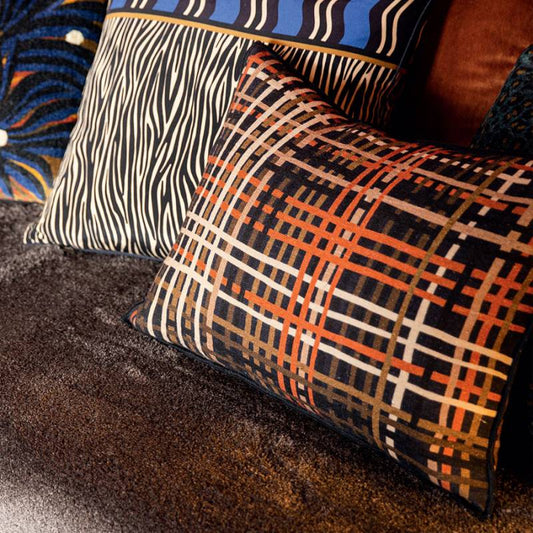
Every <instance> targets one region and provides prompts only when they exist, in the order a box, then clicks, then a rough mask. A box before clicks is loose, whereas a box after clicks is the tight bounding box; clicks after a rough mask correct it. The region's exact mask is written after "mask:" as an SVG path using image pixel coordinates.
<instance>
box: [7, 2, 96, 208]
mask: <svg viewBox="0 0 533 533" xmlns="http://www.w3.org/2000/svg"><path fill="white" fill-rule="evenodd" d="M105 4H106V0H91V1H87V0H2V1H1V2H0V198H7V199H15V200H25V201H43V200H44V199H45V197H46V196H47V194H48V192H49V191H50V189H51V186H52V181H53V178H54V176H55V174H56V173H57V170H58V167H59V162H60V161H61V158H62V157H63V153H64V151H65V148H66V146H67V142H68V138H69V134H70V131H71V129H72V127H73V125H74V123H75V121H76V113H77V110H78V106H79V103H80V100H81V94H82V89H83V85H84V83H85V76H86V74H87V71H88V70H89V67H90V65H91V62H92V59H93V55H94V52H95V49H96V43H97V41H98V37H99V35H100V30H101V23H102V20H103V18H104V15H105Z"/></svg>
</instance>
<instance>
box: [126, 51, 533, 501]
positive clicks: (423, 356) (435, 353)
mask: <svg viewBox="0 0 533 533" xmlns="http://www.w3.org/2000/svg"><path fill="white" fill-rule="evenodd" d="M532 180H533V167H532V166H531V163H530V162H529V163H528V161H527V160H521V159H517V158H515V159H505V158H503V159H497V158H491V157H485V158H483V157H477V156H473V155H468V154H460V153H454V152H451V151H447V150H443V149H441V148H438V147H434V146H426V145H420V144H409V143H405V142H399V141H397V140H394V139H391V138H388V137H386V136H384V135H383V134H382V133H380V132H378V131H376V130H374V129H372V128H370V127H368V126H364V125H361V124H353V123H350V122H349V121H348V120H347V119H345V118H344V117H343V116H341V115H340V114H339V112H337V111H336V110H335V109H333V108H331V107H330V106H329V105H328V104H326V103H325V102H323V101H322V100H321V98H320V97H319V96H318V95H317V94H316V93H315V92H313V90H312V89H310V88H309V87H308V86H307V85H306V84H305V83H304V82H303V81H301V80H300V79H299V78H298V77H296V76H295V75H294V74H292V73H291V72H290V71H288V70H287V69H286V68H285V67H284V66H283V64H282V63H281V61H280V60H279V59H278V58H277V57H276V56H275V55H273V54H272V53H271V52H268V51H267V50H266V49H264V48H262V47H260V46H257V47H256V48H254V49H253V50H252V53H251V55H250V57H249V59H248V63H247V66H246V68H245V72H244V74H243V76H242V78H241V80H240V82H239V85H238V89H237V92H236V94H235V96H234V99H233V102H232V105H231V108H230V111H229V114H228V116H227V118H226V122H225V125H224V127H223V129H222V130H221V133H220V135H219V137H218V140H217V142H216V144H215V145H214V147H213V148H212V150H211V154H210V156H209V164H208V166H207V169H206V172H205V174H204V178H203V181H202V182H201V184H200V186H199V187H198V189H197V191H196V194H195V197H194V199H193V203H192V207H191V209H190V210H189V213H188V215H187V217H186V220H185V222H184V225H183V227H182V231H181V233H180V235H179V237H178V239H177V242H176V243H175V245H174V248H173V251H172V252H171V254H170V255H169V256H168V257H167V258H166V259H165V261H164V263H163V265H162V267H161V270H160V271H159V273H158V275H157V277H156V279H155V281H154V283H153V286H152V288H151V290H150V292H149V294H148V296H147V298H146V300H145V302H144V303H142V304H140V305H139V306H137V307H136V308H135V309H134V310H133V311H132V312H131V313H130V315H129V318H130V321H131V323H132V324H133V325H134V326H135V327H136V328H138V329H139V330H141V331H143V332H146V333H148V334H150V335H152V336H154V337H155V338H157V339H159V340H161V341H165V342H167V343H172V344H175V345H178V346H181V347H185V348H187V349H188V350H190V351H192V352H194V353H195V354H197V355H199V356H201V357H204V358H206V359H208V360H210V361H212V362H215V363H217V364H219V365H222V366H224V367H226V368H227V369H230V370H232V371H234V372H236V373H238V374H240V375H242V376H245V377H246V378H248V379H249V380H251V381H253V382H254V383H255V384H256V385H258V386H259V387H261V388H263V389H265V390H267V391H269V392H270V393H273V394H274V395H276V396H278V397H280V398H282V399H284V400H286V401H288V402H290V403H291V404H293V405H295V406H297V407H299V408H301V409H303V410H305V411H307V412H310V413H313V414H314V415H316V416H318V417H319V418H321V419H322V420H324V421H326V422H327V423H329V424H331V425H333V426H334V427H336V428H337V429H339V430H340V431H342V432H344V433H346V434H348V435H350V436H353V437H357V438H360V439H363V440H365V441H367V442H369V443H372V444H374V445H375V446H377V447H379V448H380V449H381V450H383V451H384V452H386V453H387V454H388V455H390V456H391V457H392V458H394V459H395V460H396V461H398V462H400V463H401V464H403V465H406V466H408V467H410V468H413V469H415V470H416V471H417V472H418V473H419V474H421V475H422V476H425V477H427V478H428V479H430V480H431V481H433V482H434V483H436V484H438V485H440V486H441V487H443V488H444V489H447V490H449V491H451V492H453V493H455V494H458V495H461V496H462V497H463V498H466V499H467V500H468V501H470V502H471V503H472V504H474V505H475V506H477V507H479V508H481V509H484V510H486V511H488V510H489V509H490V503H491V499H492V476H493V465H494V460H495V454H496V448H497V440H498V438H497V435H498V429H499V427H500V423H501V417H502V412H503V410H504V407H505V398H506V397H507V392H508V391H507V388H508V385H509V383H510V378H511V376H512V372H513V369H514V366H515V363H516V361H515V359H517V357H515V356H516V354H517V351H518V348H519V346H520V343H521V342H522V340H523V338H524V336H525V335H524V333H525V330H526V328H527V326H528V324H529V322H530V321H531V313H532V310H533V287H532V284H531V282H532V280H533V269H532V267H533V260H532V258H533V256H532V252H533V230H532V224H531V220H532V217H533V184H532Z"/></svg>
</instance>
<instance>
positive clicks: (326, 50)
mask: <svg viewBox="0 0 533 533" xmlns="http://www.w3.org/2000/svg"><path fill="white" fill-rule="evenodd" d="M106 18H108V19H111V18H134V19H146V20H157V21H158V22H168V23H170V24H182V25H183V26H189V27H191V28H199V29H201V30H208V31H212V32H217V33H225V34H228V35H233V36H235V37H241V38H243V39H249V40H252V41H261V42H263V43H267V44H278V45H282V46H291V47H293V48H302V49H304V50H312V51H314V52H324V53H328V54H333V55H337V56H342V57H349V58H352V59H359V60H360V61H365V62H366V63H372V64H374V65H378V66H380V67H383V68H388V69H391V70H396V69H399V68H400V67H399V66H398V65H395V64H394V63H389V62H387V61H381V60H379V59H375V58H373V57H368V56H365V55H363V54H356V53H355V52H348V51H346V50H339V49H337V48H327V47H325V46H316V45H313V44H306V43H300V42H296V41H289V40H283V39H278V38H275V37H266V36H264V35H256V34H254V33H247V32H244V31H237V30H230V29H229V28H223V27H220V26H215V25H212V24H206V23H204V22H195V21H192V20H185V19H180V18H178V17H168V16H164V15H152V14H149V13H131V12H129V11H118V12H117V11H113V12H112V13H109V14H108V15H107V17H106Z"/></svg>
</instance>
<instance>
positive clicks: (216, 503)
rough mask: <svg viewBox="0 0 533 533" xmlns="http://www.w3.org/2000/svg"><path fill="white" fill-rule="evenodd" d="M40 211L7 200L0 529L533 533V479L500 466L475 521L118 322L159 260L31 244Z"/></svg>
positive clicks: (2, 215) (373, 458)
mask: <svg viewBox="0 0 533 533" xmlns="http://www.w3.org/2000/svg"><path fill="white" fill-rule="evenodd" d="M38 212H39V209H38V207H37V206H34V205H28V204H20V203H8V202H4V203H2V202H0V383H1V384H2V386H1V387H0V449H1V450H2V453H1V454H0V531H2V532H9V533H11V532H14V531H24V533H29V532H39V533H43V532H49V531H61V532H63V531H64V532H68V533H77V532H81V531H89V532H98V533H106V532H119V531H120V532H139V533H146V532H147V531H154V532H155V531H165V532H166V531H168V532H175V531H192V532H196V531H198V532H205V531H213V532H219V531H228V532H230V531H231V532H240V531H250V530H255V531H276V532H284V531H291V532H292V531H294V532H300V531H321V532H322V531H333V532H340V531H343V532H359V531H361V532H372V533H374V532H380V531H387V532H409V531H411V532H420V533H427V532H439V533H448V532H450V533H451V532H468V533H471V532H476V533H481V532H487V533H488V532H494V531H498V532H499V533H511V532H513V533H516V532H517V531H528V530H531V529H533V510H532V509H531V501H532V500H533V487H532V486H531V485H530V484H528V483H526V482H525V481H523V480H521V479H520V478H519V477H517V475H516V474H513V473H512V471H509V470H505V469H504V470H500V472H499V473H498V476H497V480H498V488H497V493H496V500H497V503H496V507H495V511H494V514H493V516H492V518H491V519H490V521H480V520H479V518H478V517H477V516H476V515H475V514H472V513H471V512H470V511H469V510H467V509H465V508H464V506H462V505H460V504H458V503H457V502H456V501H455V500H453V499H452V498H451V497H449V496H448V495H446V494H444V493H443V492H441V491H440V490H439V489H437V488H436V487H433V486H432V485H431V484H429V483H424V482H422V481H420V480H418V479H417V478H414V477H413V476H411V475H409V474H407V475H406V473H405V472H404V471H403V470H402V469H401V468H400V467H399V466H397V465H395V464H394V463H392V462H388V461H383V457H381V456H378V455H377V454H376V453H374V452H372V451H371V450H369V449H368V448H367V447H359V446H357V445H356V444H353V443H351V442H349V441H348V440H346V439H344V438H342V437H340V436H339V435H337V434H335V433H334V432H332V431H330V430H328V429H326V428H324V427H322V426H320V425H319V424H317V423H315V422H313V421H312V420H310V419H308V418H306V417H303V416H301V415H299V414H297V413H295V412H293V411H292V410H288V409H287V408H285V407H284V406H283V405H281V404H280V403H279V402H277V401H273V400H270V399H269V398H268V397H266V396H264V395H260V394H258V393H257V391H255V390H252V389H251V388H250V387H248V386H246V385H245V384H243V383H241V382H240V381H238V380H236V379H231V378H228V377H226V376H225V375H223V374H222V373H220V372H218V371H214V370H212V369H210V368H209V367H207V366H206V365H205V364H203V363H202V364H200V363H198V362H196V361H194V360H192V359H190V358H188V357H186V356H183V355H181V354H180V353H178V352H176V350H175V349H172V348H167V347H165V346H163V345H161V344H159V343H158V342H156V341H155V340H152V339H149V338H146V337H144V336H143V335H141V334H139V333H137V332H135V331H133V330H131V329H130V328H128V327H127V326H125V325H124V324H122V323H121V321H120V318H119V317H120V316H121V314H122V313H124V312H125V311H126V310H127V308H128V307H129V305H130V303H131V302H132V301H136V300H138V299H140V298H141V297H142V296H143V294H144V292H145V290H146V288H147V287H148V286H149V284H150V282H151V280H152V279H153V276H154V275H155V271H156V269H157V265H155V264H154V263H152V262H150V261H142V260H137V259H130V258H126V257H106V256H99V255H94V254H83V253H74V252H63V251H61V250H59V249H57V248H55V247H35V246H27V247H24V246H23V245H21V244H20V241H21V238H22V233H23V230H24V227H25V226H26V224H28V222H29V221H31V220H32V219H33V218H34V217H35V216H37V215H38ZM36 280H38V281H36ZM7 318H8V320H7Z"/></svg>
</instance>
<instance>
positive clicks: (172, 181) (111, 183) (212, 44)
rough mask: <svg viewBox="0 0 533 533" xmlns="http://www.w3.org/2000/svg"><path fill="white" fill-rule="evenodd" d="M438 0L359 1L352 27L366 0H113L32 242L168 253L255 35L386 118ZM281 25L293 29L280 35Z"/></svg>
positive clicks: (348, 101)
mask: <svg viewBox="0 0 533 533" xmlns="http://www.w3.org/2000/svg"><path fill="white" fill-rule="evenodd" d="M430 1H431V0H381V1H377V0H364V1H363V2H361V1H358V2H357V4H358V7H357V9H360V10H361V17H368V18H369V20H368V21H366V20H365V21H364V22H363V21H362V22H361V25H360V26H361V27H359V25H357V27H354V28H353V31H352V30H351V29H350V28H349V27H345V24H344V23H345V21H347V20H353V17H354V14H353V12H350V10H349V6H350V4H351V3H353V2H355V0H348V1H344V3H343V6H344V7H343V9H340V8H339V7H338V6H337V8H336V7H335V5H336V2H337V0H318V1H317V2H316V5H315V7H314V8H313V6H312V3H309V4H306V7H305V8H304V16H303V17H302V21H301V28H299V27H298V25H299V24H300V23H298V24H296V25H294V26H291V24H287V23H286V21H285V23H283V24H282V21H280V20H279V17H278V18H277V19H272V17H271V18H270V19H269V17H268V16H267V15H269V13H270V12H269V11H268V10H269V9H270V10H272V9H277V10H278V11H277V12H278V13H281V11H282V7H283V5H284V4H287V5H290V6H291V9H292V8H294V6H295V5H298V4H297V2H296V0H276V1H273V2H264V1H259V0H254V1H253V2H252V4H254V5H255V7H256V11H254V13H255V14H256V15H257V14H258V13H260V12H261V9H262V10H265V9H266V10H267V11H266V12H265V13H266V14H265V16H264V17H263V16H259V15H257V16H253V17H252V15H253V13H251V12H250V13H248V11H247V13H248V15H247V16H244V15H243V12H244V11H243V10H245V7H246V10H249V9H250V2H246V1H244V0H218V1H217V2H214V0H208V1H205V2H202V3H201V4H202V5H201V6H199V7H197V8H196V10H194V9H193V10H191V9H189V10H188V13H189V15H187V14H185V11H187V9H185V8H184V7H183V5H182V4H183V2H178V1H177V0H165V1H159V0H158V1H156V2H154V1H143V2H140V1H139V0H127V1H124V0H114V1H113V2H111V6H110V9H109V12H108V15H107V18H106V22H105V24H104V31H103V34H102V40H101V44H100V47H99V49H98V52H97V56H96V59H95V63H94V66H93V68H92V70H91V72H90V74H89V77H88V79H87V85H86V88H85V91H84V97H83V101H82V105H81V108H80V111H79V119H78V123H77V125H76V127H75V129H74V131H73V133H72V136H71V140H70V144H69V147H68V149H67V152H66V155H65V158H64V160H63V163H62V166H61V169H60V172H59V176H58V178H57V180H56V182H55V184H54V189H53V192H52V194H51V196H50V198H49V199H48V201H47V203H46V205H45V209H44V211H43V213H42V216H41V217H40V219H39V221H38V222H37V223H36V224H34V225H32V226H31V227H30V228H28V230H27V232H26V236H25V239H26V241H27V242H33V243H55V244H60V245H64V246H70V247H73V248H77V249H83V250H99V251H116V252H122V253H129V254H134V255H140V256H148V257H155V258H164V257H165V256H166V255H167V253H168V251H169V250H170V248H171V246H172V244H173V242H174V240H175V238H176V236H177V234H178V231H179V228H180V225H181V222H182V221H183V219H184V217H185V214H186V212H187V209H188V205H189V202H190V199H191V197H192V195H193V193H194V190H195V188H196V186H197V184H198V182H199V180H200V178H201V177H202V173H203V171H204V168H205V165H206V160H207V155H208V151H209V149H210V147H211V144H212V142H213V140H214V139H215V138H216V135H217V133H218V131H219V129H220V127H221V124H222V121H223V119H224V116H225V113H226V111H227V108H228V106H229V103H230V101H231V98H232V95H233V92H234V90H235V87H236V84H237V81H238V79H239V76H240V74H241V71H242V66H243V65H242V61H243V58H244V57H245V55H246V52H247V50H249V48H250V47H251V46H252V44H253V43H254V39H263V40H266V41H268V42H270V44H271V46H272V47H273V48H274V49H275V50H276V51H277V52H278V54H279V55H280V56H281V57H282V58H283V59H284V60H285V61H287V62H288V63H289V64H291V65H292V67H293V68H295V70H296V71H297V72H299V73H300V75H302V76H304V77H305V78H307V79H308V80H310V81H311V83H313V84H314V86H315V87H316V88H318V89H319V90H320V91H321V92H322V93H324V94H326V95H327V96H329V98H330V100H331V101H332V102H334V103H336V104H337V105H338V106H339V107H340V108H342V109H343V110H344V111H346V112H348V113H349V114H350V115H351V116H352V117H354V118H356V119H360V120H365V121H369V122H372V123H375V124H382V123H383V122H385V121H386V119H387V117H388V114H389V112H390V109H391V101H392V95H393V93H394V92H395V90H396V89H397V87H398V85H399V80H400V78H401V74H402V73H403V72H404V69H403V66H402V59H403V56H404V52H405V50H406V49H407V48H409V43H410V42H411V40H412V37H413V35H415V33H416V32H417V28H418V27H419V23H420V19H421V15H422V13H423V12H424V11H425V9H426V7H427V5H428V4H429V3H430ZM239 2H240V3H239ZM323 4H324V5H323ZM220 5H222V8H226V10H227V11H228V12H229V11H230V10H231V9H232V8H234V7H235V6H237V7H238V6H240V9H241V12H240V13H238V16H237V18H236V20H235V22H234V23H232V24H222V25H221V24H220V23H219V22H217V21H213V20H212V19H213V17H215V18H216V17H217V16H218V17H219V18H224V16H225V14H224V13H225V12H224V9H222V8H221V9H219V7H220ZM173 6H174V7H175V9H173ZM176 6H177V7H176ZM180 6H181V7H180ZM202 6H203V7H202ZM189 7H190V6H189ZM286 7H287V6H284V8H286ZM324 8H326V9H324ZM165 10H166V11H165ZM193 12H194V13H193ZM190 13H193V15H191V14H190ZM217 13H218V14H217ZM220 13H222V15H221V14H220ZM350 13H351V14H350ZM228 16H229V15H228ZM343 17H344V18H343ZM350 17H351V18H350ZM404 20H405V23H404ZM250 21H251V22H250ZM265 21H267V22H269V24H266V22H265ZM265 24H266V26H265ZM276 25H277V26H276ZM341 25H342V28H343V29H344V30H343V32H340V31H330V29H331V28H339V27H340V26H341ZM281 27H283V28H285V29H284V32H285V34H286V33H287V31H289V30H290V29H291V28H293V33H294V35H285V34H283V35H278V33H276V32H277V31H278V30H279V28H281ZM261 28H267V29H268V30H269V31H267V32H265V31H264V29H263V30H261ZM276 28H278V30H276ZM313 28H314V29H313ZM328 28H329V29H328ZM279 31H281V30H279ZM291 31H292V30H291ZM357 31H359V32H361V35H359V37H360V38H359V40H358V34H357ZM365 32H366V33H365ZM352 33H353V35H352ZM348 37H350V39H351V40H350V39H348ZM352 37H353V39H352ZM361 39H363V40H361ZM363 41H364V42H366V45H365V46H362V43H363ZM346 43H352V44H346ZM359 45H361V47H360V48H359V47H358V46H359Z"/></svg>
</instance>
